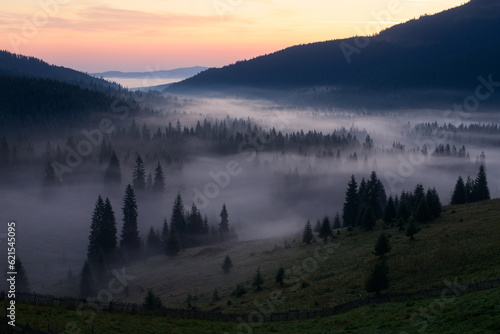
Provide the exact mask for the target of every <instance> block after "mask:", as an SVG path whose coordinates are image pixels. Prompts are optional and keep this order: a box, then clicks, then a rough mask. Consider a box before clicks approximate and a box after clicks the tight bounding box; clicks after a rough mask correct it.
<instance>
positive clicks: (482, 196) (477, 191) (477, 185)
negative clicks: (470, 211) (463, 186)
mask: <svg viewBox="0 0 500 334" xmlns="http://www.w3.org/2000/svg"><path fill="white" fill-rule="evenodd" d="M472 197H473V198H474V201H475V202H480V201H488V200H490V189H489V188H488V181H487V179H486V168H485V167H484V164H481V165H480V166H479V172H478V174H477V177H476V182H474V187H473V189H472Z"/></svg>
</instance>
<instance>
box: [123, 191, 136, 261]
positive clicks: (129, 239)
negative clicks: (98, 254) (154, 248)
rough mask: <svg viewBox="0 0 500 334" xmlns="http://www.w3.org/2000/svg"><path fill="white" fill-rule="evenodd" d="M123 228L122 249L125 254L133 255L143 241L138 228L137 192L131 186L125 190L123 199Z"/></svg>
mask: <svg viewBox="0 0 500 334" xmlns="http://www.w3.org/2000/svg"><path fill="white" fill-rule="evenodd" d="M122 210H123V227H122V233H121V240H120V247H121V248H122V249H123V250H125V252H127V253H129V254H132V253H133V252H137V251H138V250H139V249H140V247H141V239H140V237H139V230H138V227H137V215H138V213H137V201H136V198H135V192H134V189H133V188H132V186H131V185H130V184H129V185H128V186H127V188H126V189H125V195H124V197H123V208H122Z"/></svg>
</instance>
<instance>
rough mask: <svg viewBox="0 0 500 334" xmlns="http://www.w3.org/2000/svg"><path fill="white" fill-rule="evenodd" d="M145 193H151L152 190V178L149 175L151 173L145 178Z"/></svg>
mask: <svg viewBox="0 0 500 334" xmlns="http://www.w3.org/2000/svg"><path fill="white" fill-rule="evenodd" d="M145 189H146V191H152V190H153V176H152V175H151V172H149V173H148V177H147V178H146V187H145Z"/></svg>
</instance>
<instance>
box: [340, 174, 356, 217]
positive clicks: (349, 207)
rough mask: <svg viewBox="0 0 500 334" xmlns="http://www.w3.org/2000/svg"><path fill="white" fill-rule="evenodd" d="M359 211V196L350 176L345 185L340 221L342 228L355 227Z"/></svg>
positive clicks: (353, 179)
mask: <svg viewBox="0 0 500 334" xmlns="http://www.w3.org/2000/svg"><path fill="white" fill-rule="evenodd" d="M358 211H359V194H358V184H357V183H356V179H355V178H354V175H352V176H351V180H350V181H349V183H348V184H347V190H346V194H345V201H344V206H343V209H342V221H343V222H344V225H343V226H349V225H351V226H355V224H356V217H357V215H358Z"/></svg>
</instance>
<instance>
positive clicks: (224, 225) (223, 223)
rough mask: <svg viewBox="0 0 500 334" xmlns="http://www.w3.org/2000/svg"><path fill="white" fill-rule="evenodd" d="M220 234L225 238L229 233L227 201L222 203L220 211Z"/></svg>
mask: <svg viewBox="0 0 500 334" xmlns="http://www.w3.org/2000/svg"><path fill="white" fill-rule="evenodd" d="M219 234H220V235H221V236H222V237H223V238H224V237H225V236H226V235H227V234H229V219H228V214H227V209H226V204H225V203H224V204H223V205H222V210H221V212H220V223H219Z"/></svg>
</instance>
